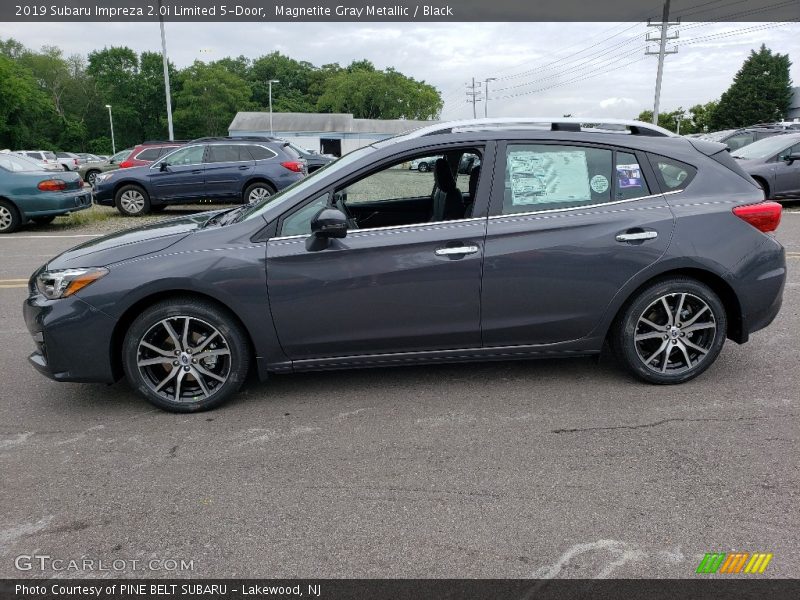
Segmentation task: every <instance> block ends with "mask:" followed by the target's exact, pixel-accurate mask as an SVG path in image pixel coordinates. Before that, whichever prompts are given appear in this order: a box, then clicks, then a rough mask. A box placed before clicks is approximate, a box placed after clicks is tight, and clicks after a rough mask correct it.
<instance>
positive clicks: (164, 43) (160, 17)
mask: <svg viewBox="0 0 800 600" xmlns="http://www.w3.org/2000/svg"><path fill="white" fill-rule="evenodd" d="M158 22H159V24H160V25H161V59H162V61H163V62H164V90H165V91H166V96H167V127H168V129H169V141H170V142H171V141H172V140H174V139H175V132H174V131H173V129H172V94H171V93H170V89H169V61H168V60H167V36H166V35H165V34H164V15H162V14H161V0H158Z"/></svg>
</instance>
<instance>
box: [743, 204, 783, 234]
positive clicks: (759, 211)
mask: <svg viewBox="0 0 800 600" xmlns="http://www.w3.org/2000/svg"><path fill="white" fill-rule="evenodd" d="M782 210H783V207H782V206H781V205H780V204H778V203H777V202H759V203H758V204H745V205H744V206H737V207H736V208H734V209H733V214H735V215H736V216H737V217H739V218H740V219H742V220H743V221H747V222H748V223H750V225H752V226H753V227H755V228H756V229H758V230H759V231H763V232H764V233H769V232H770V231H775V230H776V229H777V228H778V225H780V222H781V211H782Z"/></svg>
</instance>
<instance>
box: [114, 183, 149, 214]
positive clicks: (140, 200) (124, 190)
mask: <svg viewBox="0 0 800 600" xmlns="http://www.w3.org/2000/svg"><path fill="white" fill-rule="evenodd" d="M114 203H115V204H116V206H117V210H118V211H119V212H121V213H122V214H123V215H125V216H126V217H138V216H141V215H146V214H147V213H149V212H150V197H149V196H148V195H147V192H145V191H144V190H143V189H142V188H140V187H139V186H138V185H124V186H122V187H121V188H120V189H119V190H118V191H117V194H116V196H115V197H114Z"/></svg>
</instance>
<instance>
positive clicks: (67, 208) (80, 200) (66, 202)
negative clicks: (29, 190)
mask: <svg viewBox="0 0 800 600" xmlns="http://www.w3.org/2000/svg"><path fill="white" fill-rule="evenodd" d="M14 200H15V203H16V205H17V206H18V207H19V208H20V210H21V211H22V214H23V216H24V217H25V218H27V219H29V218H31V217H48V216H58V215H66V214H69V213H71V212H75V211H78V210H84V209H86V208H89V207H90V206H91V205H92V194H91V193H90V192H89V190H88V189H85V188H84V189H80V190H73V191H70V192H44V193H41V194H37V195H35V196H30V197H28V198H15V199H14Z"/></svg>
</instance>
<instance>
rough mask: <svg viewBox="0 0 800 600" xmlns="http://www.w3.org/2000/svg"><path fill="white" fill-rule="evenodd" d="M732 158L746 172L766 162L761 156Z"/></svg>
mask: <svg viewBox="0 0 800 600" xmlns="http://www.w3.org/2000/svg"><path fill="white" fill-rule="evenodd" d="M733 160H735V161H736V164H737V165H739V166H740V167H741V168H742V169H744V170H745V171H746V172H748V173H750V172H751V171H754V170H756V169H758V168H759V167H763V166H764V165H766V164H767V163H765V162H764V159H763V158H734V159H733Z"/></svg>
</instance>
